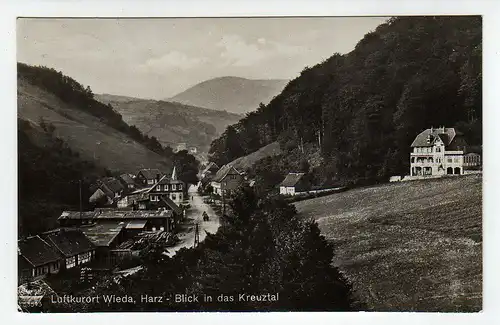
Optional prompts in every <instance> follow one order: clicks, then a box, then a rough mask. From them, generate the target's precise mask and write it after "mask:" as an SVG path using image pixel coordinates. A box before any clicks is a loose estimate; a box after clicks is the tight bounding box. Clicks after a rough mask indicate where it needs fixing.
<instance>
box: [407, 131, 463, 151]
mask: <svg viewBox="0 0 500 325" xmlns="http://www.w3.org/2000/svg"><path fill="white" fill-rule="evenodd" d="M455 135H456V131H455V129H454V128H444V127H443V128H437V129H434V128H430V129H427V130H424V131H422V132H420V134H419V135H417V136H416V138H415V140H413V142H412V144H411V147H431V146H433V145H434V142H435V141H436V140H437V139H441V141H443V143H444V145H445V146H448V145H450V143H451V142H452V141H453V139H454V138H455Z"/></svg>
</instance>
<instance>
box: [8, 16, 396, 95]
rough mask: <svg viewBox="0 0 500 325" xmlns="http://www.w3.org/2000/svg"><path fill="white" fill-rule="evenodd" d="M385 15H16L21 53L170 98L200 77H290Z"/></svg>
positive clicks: (84, 76) (115, 87)
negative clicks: (29, 16)
mask: <svg viewBox="0 0 500 325" xmlns="http://www.w3.org/2000/svg"><path fill="white" fill-rule="evenodd" d="M386 19H387V18H380V17H359V18H351V17H340V18H176V19H24V18H23V19H18V21H17V40H18V42H17V43H18V48H17V57H18V61H20V62H24V63H28V64H34V65H44V66H48V67H51V68H55V69H56V70H60V71H62V72H63V73H64V74H66V75H69V76H70V77H73V78H74V79H76V80H77V81H78V82H80V83H82V84H83V85H84V86H87V85H89V86H90V87H91V88H92V90H93V91H94V93H110V94H116V95H126V96H133V97H142V98H156V99H162V98H168V97H171V96H173V95H175V94H177V93H179V92H181V91H183V90H185V89H187V88H188V87H190V86H192V85H195V84H197V83H199V82H201V81H204V80H207V79H210V78H215V77H222V76H238V77H244V78H250V79H291V78H294V77H296V76H297V75H298V74H299V73H300V71H301V70H302V69H303V68H304V67H305V66H312V65H314V64H316V63H319V62H320V61H322V60H324V59H326V58H328V57H329V56H331V55H332V54H333V53H335V52H340V53H347V52H349V51H351V50H352V49H353V48H354V46H355V45H356V43H357V42H358V41H359V40H360V39H361V38H362V37H363V35H365V34H366V33H367V32H369V31H371V30H374V29H375V28H376V27H377V26H378V25H380V24H381V23H383V22H384V21H385V20H386Z"/></svg>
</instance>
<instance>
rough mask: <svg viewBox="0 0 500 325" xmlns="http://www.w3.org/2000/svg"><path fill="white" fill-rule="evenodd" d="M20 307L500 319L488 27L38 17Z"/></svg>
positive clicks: (24, 35)
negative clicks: (490, 242)
mask: <svg viewBox="0 0 500 325" xmlns="http://www.w3.org/2000/svg"><path fill="white" fill-rule="evenodd" d="M16 61H17V78H16V80H17V139H16V144H17V174H16V175H15V176H14V177H16V178H17V191H18V192H17V193H18V194H17V198H18V199H17V222H16V223H17V310H18V312H21V313H106V312H163V313H169V312H359V311H366V312H423V313H436V312H437V313H478V312H481V311H482V310H483V155H488V153H485V152H483V81H482V80H483V18H482V16H481V15H404V16H389V15H387V16H292V17H290V16H288V17H252V16H248V17H184V18H182V17H177V18H175V17H165V18H161V17H157V18H148V17H137V18H133V17H66V18H65V17H18V18H17V19H16Z"/></svg>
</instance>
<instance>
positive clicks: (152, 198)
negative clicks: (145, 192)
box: [151, 195, 159, 202]
mask: <svg viewBox="0 0 500 325" xmlns="http://www.w3.org/2000/svg"><path fill="white" fill-rule="evenodd" d="M151 201H152V202H157V201H159V199H158V195H151Z"/></svg>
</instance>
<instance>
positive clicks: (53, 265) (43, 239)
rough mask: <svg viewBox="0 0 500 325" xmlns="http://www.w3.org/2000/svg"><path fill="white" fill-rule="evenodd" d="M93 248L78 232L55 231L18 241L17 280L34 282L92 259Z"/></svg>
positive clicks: (90, 242) (80, 232)
mask: <svg viewBox="0 0 500 325" xmlns="http://www.w3.org/2000/svg"><path fill="white" fill-rule="evenodd" d="M95 251H96V246H95V245H94V244H93V243H92V241H91V240H90V239H89V238H87V236H85V234H84V233H83V232H82V231H81V230H79V229H65V228H61V229H56V230H52V231H48V232H45V233H42V234H40V235H36V236H30V237H28V238H24V239H21V240H19V241H18V266H19V267H18V270H19V276H20V278H21V279H37V278H41V277H44V276H46V275H47V274H57V273H59V271H60V270H61V269H72V268H74V267H76V266H80V265H84V264H87V263H89V262H90V261H92V260H93V259H94V258H95Z"/></svg>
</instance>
